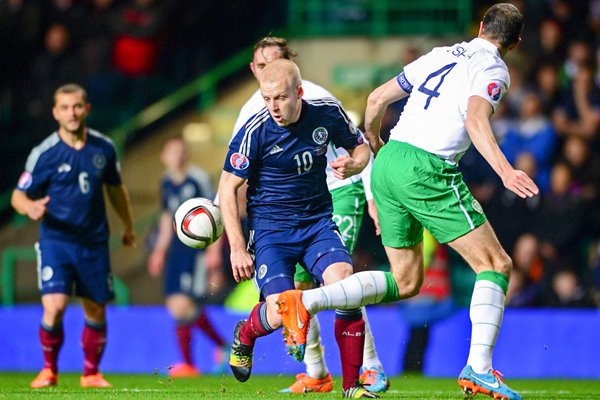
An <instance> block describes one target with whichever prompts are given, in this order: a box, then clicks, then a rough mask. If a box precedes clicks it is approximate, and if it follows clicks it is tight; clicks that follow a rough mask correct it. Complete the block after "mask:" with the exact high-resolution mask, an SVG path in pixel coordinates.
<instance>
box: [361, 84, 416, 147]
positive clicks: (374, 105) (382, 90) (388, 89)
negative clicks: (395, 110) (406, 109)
mask: <svg viewBox="0 0 600 400" xmlns="http://www.w3.org/2000/svg"><path fill="white" fill-rule="evenodd" d="M406 96H408V93H406V92H405V91H404V90H403V89H402V88H401V87H400V85H399V84H398V82H397V81H396V77H394V78H392V79H390V80H389V81H387V82H386V83H384V84H383V85H381V86H379V87H378V88H376V89H375V90H373V92H371V94H370V95H369V98H368V99H367V108H366V110H365V137H366V138H367V141H368V142H369V146H371V150H373V154H375V155H377V152H378V151H379V149H381V148H382V147H383V144H384V143H383V140H381V137H380V132H379V129H380V127H381V119H382V118H383V114H384V113H385V110H386V109H387V107H388V106H389V105H390V104H392V103H393V102H395V101H398V100H400V99H403V98H404V97H406Z"/></svg>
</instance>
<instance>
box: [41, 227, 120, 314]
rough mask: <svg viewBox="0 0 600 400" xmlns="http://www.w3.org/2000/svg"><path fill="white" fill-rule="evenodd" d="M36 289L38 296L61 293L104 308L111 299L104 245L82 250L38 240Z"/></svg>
mask: <svg viewBox="0 0 600 400" xmlns="http://www.w3.org/2000/svg"><path fill="white" fill-rule="evenodd" d="M35 250H36V252H37V272H38V286H39V288H40V290H41V291H42V295H45V294H51V293H63V294H66V295H69V296H71V295H72V294H73V288H74V289H75V295H76V296H79V297H85V298H87V299H90V300H92V301H94V302H96V303H99V304H106V303H108V302H109V301H110V300H112V299H113V298H114V297H115V294H114V291H113V284H112V283H113V277H112V273H111V271H110V255H109V251H108V244H107V243H100V244H94V245H91V246H84V245H81V244H74V243H70V242H64V241H60V240H49V239H43V240H40V241H39V242H38V243H36V245H35Z"/></svg>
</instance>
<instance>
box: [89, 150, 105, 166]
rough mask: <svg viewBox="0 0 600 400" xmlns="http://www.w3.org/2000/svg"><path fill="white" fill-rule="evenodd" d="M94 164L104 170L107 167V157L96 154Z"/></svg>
mask: <svg viewBox="0 0 600 400" xmlns="http://www.w3.org/2000/svg"><path fill="white" fill-rule="evenodd" d="M92 163H94V167H96V168H98V169H102V168H104V166H105V165H106V157H104V154H95V155H94V158H93V159H92Z"/></svg>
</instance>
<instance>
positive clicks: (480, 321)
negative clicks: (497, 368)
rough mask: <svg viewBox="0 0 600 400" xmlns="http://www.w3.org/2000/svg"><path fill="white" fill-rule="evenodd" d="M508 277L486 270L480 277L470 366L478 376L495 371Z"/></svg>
mask: <svg viewBox="0 0 600 400" xmlns="http://www.w3.org/2000/svg"><path fill="white" fill-rule="evenodd" d="M507 289H508V278H507V276H506V275H504V274H501V273H498V272H494V271H483V272H480V273H479V274H478V275H477V278H476V281H475V287H474V288H473V296H472V297H471V308H470V317H471V347H470V349H469V359H468V360H467V364H468V365H470V366H471V368H473V371H475V372H477V373H485V372H487V371H488V370H489V369H490V368H492V353H493V352H494V346H495V345H496V339H497V338H498V333H499V332H500V325H501V324H502V317H503V315H504V303H505V302H506V291H507Z"/></svg>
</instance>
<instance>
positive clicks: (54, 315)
mask: <svg viewBox="0 0 600 400" xmlns="http://www.w3.org/2000/svg"><path fill="white" fill-rule="evenodd" d="M35 250H36V253H37V260H38V268H37V271H38V281H39V282H40V286H41V291H42V306H43V308H44V315H43V317H42V322H41V324H40V328H39V337H40V344H41V345H42V346H41V347H42V351H43V352H44V368H43V369H42V370H41V371H40V372H39V374H38V375H37V376H36V378H35V379H34V380H33V381H32V382H31V384H30V386H31V387H32V388H44V387H48V386H56V385H57V384H58V355H59V353H60V349H61V348H62V345H63V341H64V331H63V322H62V318H63V315H64V313H65V310H66V309H67V305H68V303H69V293H70V290H71V286H72V284H73V281H72V274H71V272H70V267H69V266H68V263H69V254H71V251H70V249H68V248H65V246H62V245H61V244H60V242H55V241H49V240H40V241H39V242H38V243H36V245H35Z"/></svg>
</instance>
